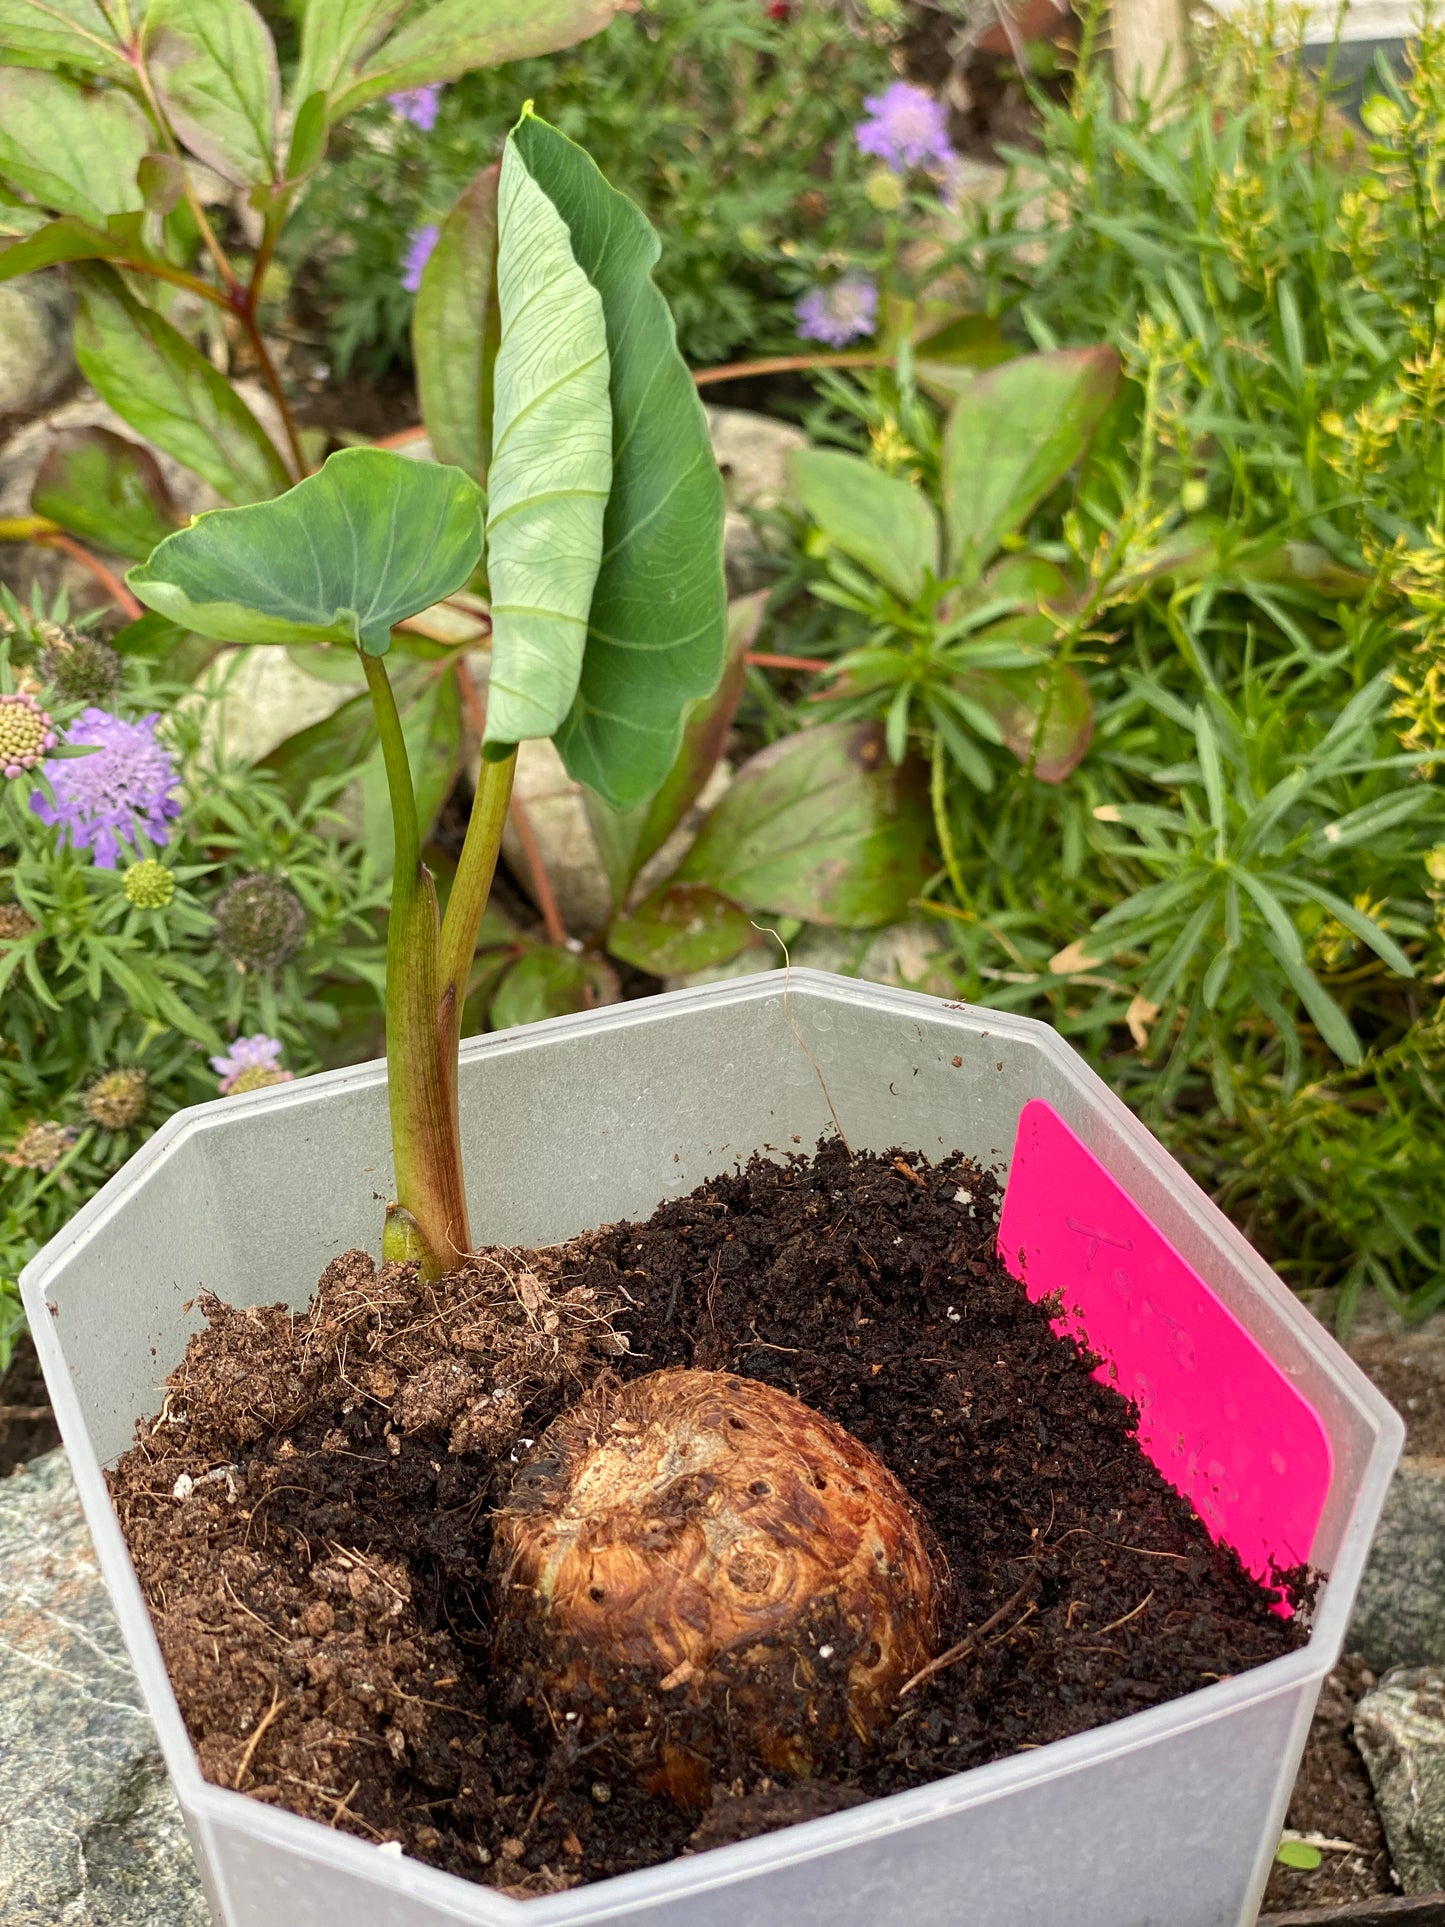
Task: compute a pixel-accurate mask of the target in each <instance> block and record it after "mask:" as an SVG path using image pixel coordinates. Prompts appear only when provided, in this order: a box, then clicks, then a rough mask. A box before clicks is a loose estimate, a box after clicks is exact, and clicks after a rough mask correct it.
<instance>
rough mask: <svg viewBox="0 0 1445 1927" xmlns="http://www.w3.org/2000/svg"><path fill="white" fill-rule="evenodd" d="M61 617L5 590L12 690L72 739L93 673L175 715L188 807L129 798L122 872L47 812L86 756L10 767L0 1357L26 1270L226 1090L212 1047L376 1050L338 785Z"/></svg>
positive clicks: (176, 757)
mask: <svg viewBox="0 0 1445 1927" xmlns="http://www.w3.org/2000/svg"><path fill="white" fill-rule="evenodd" d="M65 614H66V611H65V609H64V606H63V604H62V605H61V606H60V607H59V608H50V609H47V610H44V611H42V612H40V613H38V614H37V613H35V612H34V611H31V612H30V613H27V612H26V611H24V610H22V609H21V608H20V607H19V605H17V604H16V603H15V602H14V601H13V599H12V600H11V601H10V602H9V604H8V608H7V610H6V612H5V614H4V616H3V618H0V622H3V626H4V630H5V633H4V634H3V635H0V690H7V689H8V690H14V689H16V688H19V689H22V690H29V691H31V692H32V693H33V695H34V698H35V700H36V701H38V702H39V703H40V704H42V705H44V706H45V708H46V711H47V713H48V714H50V715H51V716H52V717H53V719H54V721H55V723H56V724H57V725H58V726H59V729H60V732H61V733H64V731H65V729H66V728H67V726H68V727H69V728H70V729H71V730H73V729H74V726H75V724H76V723H77V722H78V721H79V720H80V719H81V718H82V717H89V716H93V715H94V714H95V713H96V710H95V706H94V705H93V704H92V703H89V702H87V701H85V700H81V699H79V698H77V696H76V695H75V694H74V693H69V694H68V693H67V691H68V690H69V691H71V692H74V688H75V684H76V682H77V680H83V677H82V671H83V672H85V673H86V674H88V676H89V678H90V681H89V686H88V687H85V688H83V689H82V690H81V691H80V697H81V698H83V697H85V696H93V695H96V694H102V695H103V696H104V700H105V705H106V710H105V713H106V714H107V715H109V716H112V717H115V718H117V719H120V720H122V721H124V722H128V723H131V724H136V723H139V722H141V721H142V720H143V719H144V718H146V717H147V716H153V715H159V716H160V718H161V721H160V724H159V728H158V729H157V731H156V739H157V742H158V744H159V747H160V751H161V753H162V755H163V758H164V759H165V764H166V773H165V774H164V776H163V778H162V782H163V784H164V790H165V793H166V794H168V795H173V796H174V799H175V802H176V805H177V809H176V814H175V815H174V817H171V818H167V819H165V820H164V822H163V825H162V831H163V835H164V841H157V840H153V838H152V837H151V836H150V835H148V834H147V832H146V829H145V827H144V819H143V817H142V816H141V815H140V813H139V812H138V811H137V810H136V809H133V808H132V809H127V810H126V811H125V812H124V818H125V820H124V821H122V822H121V824H120V829H119V835H118V846H117V850H116V860H115V863H114V865H113V866H111V867H106V866H103V865H102V864H101V863H99V862H98V861H97V860H96V851H95V850H94V849H93V848H90V847H83V848H77V847H75V840H74V838H75V820H74V818H73V817H71V816H66V817H63V819H62V821H61V823H60V824H49V823H46V822H45V821H43V820H42V817H41V816H40V814H38V813H37V811H36V810H35V808H34V806H33V798H34V797H35V796H36V795H37V794H43V790H44V788H45V787H46V786H47V784H48V785H49V787H50V788H51V789H52V791H54V788H55V783H56V782H57V781H61V782H62V783H63V779H64V777H65V775H66V774H67V773H69V772H72V771H74V770H75V769H77V768H81V767H83V766H84V762H85V757H84V755H79V756H77V757H75V758H74V759H73V760H72V761H69V762H60V761H57V760H56V759H55V757H54V756H53V755H52V756H51V757H49V758H47V759H46V760H45V761H44V762H43V763H41V764H40V765H39V766H38V767H37V769H36V770H34V771H25V772H22V773H21V774H20V775H19V776H17V777H15V778H12V779H3V778H0V998H3V1001H4V1008H5V1025H4V1033H3V1041H0V1367H3V1362H4V1361H5V1360H6V1359H8V1355H9V1348H10V1345H11V1344H12V1342H13V1339H14V1336H15V1333H16V1331H17V1330H18V1329H19V1328H20V1325H21V1313H20V1306H19V1299H18V1296H17V1294H16V1290H15V1280H16V1277H17V1275H18V1273H19V1271H20V1269H21V1267H22V1266H23V1265H24V1264H25V1263H26V1262H27V1260H28V1259H29V1258H30V1256H31V1255H32V1254H33V1253H34V1252H35V1251H36V1250H37V1249H38V1248H39V1246H40V1245H41V1244H43V1243H44V1242H45V1240H46V1238H48V1237H49V1236H50V1235H51V1234H52V1233H53V1232H54V1231H56V1230H58V1229H59V1227H60V1226H61V1225H62V1224H63V1223H64V1222H65V1220H66V1219H67V1218H68V1217H69V1216H70V1215H71V1213H72V1212H74V1211H75V1209H76V1208H77V1207H78V1206H79V1205H80V1204H82V1203H83V1202H84V1201H85V1199H86V1198H87V1197H89V1196H90V1194H91V1193H92V1192H93V1191H94V1190H96V1189H97V1187H98V1186H99V1185H100V1184H102V1183H103V1182H104V1180H105V1179H106V1178H107V1177H109V1176H110V1174H111V1172H113V1171H114V1170H116V1169H118V1168H119V1166H120V1165H121V1164H122V1163H123V1162H124V1161H125V1159H126V1158H127V1157H128V1156H129V1155H130V1153H131V1152H132V1151H133V1150H135V1149H136V1148H137V1146H138V1145H139V1144H140V1143H141V1142H142V1140H143V1139H144V1138H145V1137H146V1136H148V1135H149V1133H150V1132H151V1131H152V1130H154V1129H155V1127H156V1125H157V1124H159V1123H160V1122H162V1120H163V1119H164V1118H166V1117H167V1116H169V1114H170V1113H171V1112H172V1111H174V1110H176V1109H178V1108H179V1107H180V1106H181V1105H183V1104H192V1103H196V1102H198V1101H201V1100H204V1099H205V1098H208V1097H214V1096H215V1095H216V1094H217V1090H218V1086H219V1085H220V1084H221V1083H223V1082H224V1081H225V1074H224V1073H218V1072H217V1070H216V1069H214V1068H213V1066H212V1063H211V1059H212V1058H213V1057H224V1056H225V1055H227V1054H228V1053H229V1052H230V1051H231V1050H232V1049H233V1047H234V1040H235V1039H236V1038H238V1037H240V1038H259V1037H266V1038H269V1039H271V1040H273V1041H274V1042H275V1044H276V1045H277V1046H278V1048H277V1050H276V1051H274V1052H273V1053H272V1057H273V1058H274V1059H275V1060H277V1064H278V1069H279V1064H280V1062H282V1061H284V1064H285V1066H286V1074H287V1075H292V1074H295V1073H304V1072H306V1071H309V1070H315V1069H319V1068H320V1067H321V1065H322V1064H323V1063H324V1062H327V1061H332V1062H337V1061H346V1059H347V1058H348V1057H350V1056H365V1055H367V1054H368V1052H369V1049H370V1048H371V1039H372V1038H373V1036H374V1034H375V1029H376V1016H375V1013H377V1011H378V997H379V993H380V989H381V973H382V954H381V947H380V942H379V938H378V927H377V926H378V912H379V910H380V907H381V904H382V902H383V901H384V898H383V896H382V893H381V890H380V889H379V887H378V885H377V884H376V882H375V881H374V879H373V878H372V876H371V874H370V871H369V867H368V865H367V861H366V857H365V853H364V850H363V849H362V847H361V846H360V845H359V844H357V843H355V842H344V841H342V840H341V839H340V837H339V835H338V832H339V830H340V828H341V823H340V819H339V817H338V815H337V813H336V811H335V810H334V808H333V804H334V802H335V799H336V794H337V791H338V788H339V787H340V785H339V783H338V781H337V780H336V779H334V778H333V779H331V780H330V781H328V782H324V783H317V784H314V785H313V786H312V787H311V789H310V790H309V792H308V793H307V794H306V796H305V797H303V799H302V801H301V804H300V805H299V807H295V808H293V807H292V806H291V805H290V804H288V803H287V802H286V800H285V798H284V797H283V796H282V795H281V793H280V790H279V788H278V786H277V784H276V782H275V780H274V778H271V777H269V776H267V775H266V774H265V773H264V772H258V771H254V770H251V769H247V768H246V767H244V766H242V765H238V764H237V763H236V762H234V761H230V760H227V759H225V758H224V757H222V756H220V755H218V753H217V752H216V750H215V748H214V746H213V745H214V728H213V716H212V714H211V712H210V709H209V706H207V705H202V704H198V703H197V702H196V701H195V699H194V698H191V699H190V700H189V702H187V703H184V704H182V705H181V706H180V707H179V708H176V707H174V703H175V699H176V698H177V697H179V696H180V695H182V693H183V691H182V690H181V689H180V688H179V687H178V686H176V685H174V684H171V683H167V682H166V681H165V680H164V679H163V678H161V677H159V676H157V675H156V674H155V673H154V672H153V671H152V670H151V669H150V668H149V667H148V666H147V665H146V664H144V663H143V662H134V661H132V662H128V663H122V662H121V661H120V660H119V659H118V658H116V657H115V656H114V655H113V654H112V653H111V652H110V651H109V650H108V648H107V647H106V646H105V645H104V644H101V643H99V642H97V641H94V640H93V638H91V637H89V636H88V634H87V632H86V631H85V630H84V629H80V630H77V629H76V628H75V627H73V626H71V625H69V624H68V623H66V622H65V621H64V619H63V618H64V616H65ZM87 645H89V646H88V647H87ZM77 657H79V658H80V659H81V660H80V664H79V666H77V662H76V658H77ZM107 657H108V658H109V661H108V662H107V661H106V658H107ZM97 678H99V679H101V680H102V681H103V682H106V683H108V687H104V688H100V689H98V688H97V687H96V682H97ZM228 900H229V906H230V908H229V914H228V908H227V906H228ZM283 1053H284V1057H283ZM250 1081H252V1082H254V1081H257V1080H256V1079H254V1078H253V1079H251V1080H250ZM261 1081H266V1080H264V1079H262V1080H261Z"/></svg>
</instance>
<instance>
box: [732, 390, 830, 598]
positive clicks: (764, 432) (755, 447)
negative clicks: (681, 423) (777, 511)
mask: <svg viewBox="0 0 1445 1927" xmlns="http://www.w3.org/2000/svg"><path fill="white" fill-rule="evenodd" d="M707 423H708V429H709V431H710V433H711V435H712V448H713V454H714V455H716V457H717V463H718V467H719V468H720V469H721V470H722V473H723V482H724V484H725V485H726V489H727V514H726V517H725V519H724V522H723V555H724V558H725V560H726V563H727V573H728V592H729V594H730V595H745V594H747V592H748V591H749V590H751V589H755V588H757V587H758V586H759V577H758V573H757V570H756V568H755V567H754V565H753V561H752V556H753V553H754V551H755V550H756V549H757V546H758V536H757V532H756V530H755V529H754V527H753V524H752V521H751V519H750V518H751V517H752V515H753V514H754V513H755V512H756V511H757V510H759V509H772V508H778V507H780V506H781V505H782V504H783V503H784V502H786V501H788V500H789V498H790V497H791V495H792V485H791V483H790V481H789V479H788V458H789V457H790V456H791V455H792V453H793V451H794V450H795V449H798V448H806V447H807V446H808V438H807V436H806V435H805V434H804V433H803V431H802V429H801V428H795V427H794V426H793V424H792V423H791V422H780V421H777V420H775V419H774V418H773V416H771V415H758V414H754V413H753V411H752V410H751V409H747V408H709V409H708V411H707Z"/></svg>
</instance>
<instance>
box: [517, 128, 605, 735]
mask: <svg viewBox="0 0 1445 1927" xmlns="http://www.w3.org/2000/svg"><path fill="white" fill-rule="evenodd" d="M497 233H498V237H499V238H498V247H497V306H498V310H499V312H500V315H501V324H502V329H501V344H500V346H499V348H498V350H497V362H496V373H495V377H494V386H495V394H496V402H495V407H494V412H493V433H492V464H491V469H490V471H489V474H488V500H487V576H488V579H489V581H490V584H491V591H492V675H491V681H490V684H489V686H488V690H487V733H486V742H487V743H488V744H494V743H516V742H520V741H521V740H522V738H523V737H526V736H550V735H552V734H553V732H554V731H555V730H556V728H557V726H558V724H559V723H560V722H561V721H562V718H563V717H564V716H565V715H566V714H567V711H568V710H569V709H570V708H571V706H572V699H573V697H574V696H575V695H576V693H577V681H578V678H579V677H580V675H581V673H582V651H583V649H584V647H585V646H586V642H587V612H588V610H589V608H590V607H591V604H592V591H593V586H594V584H595V583H596V581H597V570H598V566H599V564H600V563H601V560H602V518H603V513H604V511H605V509H606V507H607V494H608V490H609V489H610V488H611V486H612V406H611V403H610V401H609V400H608V393H607V328H606V324H605V322H604V321H603V318H602V301H601V298H600V296H599V295H598V293H597V290H596V289H595V288H594V287H593V286H592V284H591V282H590V281H589V280H588V279H587V276H586V275H585V274H584V273H583V272H582V269H581V268H580V267H579V266H578V265H577V262H576V260H575V259H574V257H573V253H572V244H571V240H570V238H569V236H568V232H567V224H566V222H565V221H564V220H563V219H562V217H561V215H560V214H559V213H558V212H557V210H556V208H555V207H554V206H553V205H552V202H551V201H550V200H549V199H548V197H547V195H546V194H544V193H543V191H542V189H541V188H540V187H539V186H538V184H537V182H536V181H535V180H533V178H532V175H531V173H530V171H529V170H528V167H527V165H526V162H525V161H524V160H523V158H522V154H521V152H520V150H519V148H518V145H517V141H516V137H515V136H513V137H512V138H511V139H509V140H508V142H507V146H506V150H505V152H504V154H503V156H502V175H501V183H500V186H499V187H498V190H497Z"/></svg>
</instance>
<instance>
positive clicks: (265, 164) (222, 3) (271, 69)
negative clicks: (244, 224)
mask: <svg viewBox="0 0 1445 1927" xmlns="http://www.w3.org/2000/svg"><path fill="white" fill-rule="evenodd" d="M145 52H146V61H147V65H148V66H149V68H150V72H151V77H152V79H153V80H154V82H155V86H156V91H157V93H158V94H159V96H160V100H161V105H162V106H163V107H164V109H165V112H166V118H167V119H168V120H169V121H170V123H171V125H172V127H174V129H175V131H176V133H177V134H178V135H179V137H180V139H181V141H182V142H183V144H184V145H185V146H186V147H188V148H189V149H190V151H191V152H192V153H193V154H194V155H196V157H197V158H198V159H199V160H203V161H204V162H205V163H206V165H207V167H213V168H214V169H215V170H216V172H217V173H218V174H219V175H221V176H222V177H223V178H224V179H225V180H228V181H236V182H238V183H240V185H242V186H250V185H252V184H253V183H255V182H258V181H270V180H274V179H275V177H276V123H277V117H278V115H279V113H280V105H281V83H280V78H279V76H278V74H277V70H276V49H275V47H274V45H273V44H272V41H271V36H270V34H269V33H268V32H267V31H266V23H265V22H264V21H263V20H262V18H261V16H260V14H259V13H257V11H256V9H255V8H254V7H253V6H251V4H250V0H149V5H148V6H147V8H146V14H145Z"/></svg>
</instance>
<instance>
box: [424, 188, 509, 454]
mask: <svg viewBox="0 0 1445 1927" xmlns="http://www.w3.org/2000/svg"><path fill="white" fill-rule="evenodd" d="M498 173H499V170H498V168H497V167H495V166H492V167H484V168H483V169H482V171H481V172H480V173H479V174H478V175H476V176H475V178H474V179H473V180H472V181H471V182H469V184H468V185H467V186H466V187H465V188H463V190H462V192H461V195H460V196H459V197H458V200H457V202H456V205H455V206H454V207H453V208H452V211H451V213H450V214H448V216H447V218H446V220H445V221H443V222H442V226H441V232H440V234H439V235H438V236H437V244H436V246H435V247H434V248H433V249H432V251H431V256H430V258H429V260H428V261H427V264H426V266H425V268H424V269H423V270H422V277H421V286H420V287H419V288H418V289H417V296H416V306H415V308H414V309H413V311H412V320H411V350H412V360H413V361H414V363H415V364H416V386H417V395H418V397H419V398H420V401H421V418H422V420H423V422H424V423H425V424H426V432H427V434H428V436H429V437H430V438H431V445H432V453H433V454H434V455H435V456H436V458H437V460H438V461H439V462H451V463H453V464H454V465H455V466H456V467H457V468H461V469H465V470H466V472H467V474H468V475H474V476H475V477H476V479H477V480H478V481H479V482H481V481H485V480H486V475H487V469H488V467H489V465H490V463H491V459H492V390H493V373H494V369H495V364H496V359H497V344H498V342H499V340H500V338H501V318H500V315H499V313H498V309H497V180H498Z"/></svg>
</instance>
